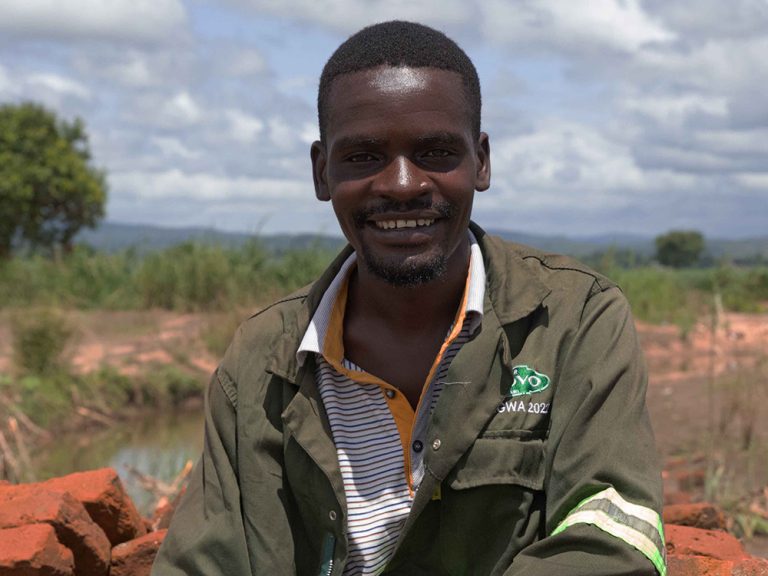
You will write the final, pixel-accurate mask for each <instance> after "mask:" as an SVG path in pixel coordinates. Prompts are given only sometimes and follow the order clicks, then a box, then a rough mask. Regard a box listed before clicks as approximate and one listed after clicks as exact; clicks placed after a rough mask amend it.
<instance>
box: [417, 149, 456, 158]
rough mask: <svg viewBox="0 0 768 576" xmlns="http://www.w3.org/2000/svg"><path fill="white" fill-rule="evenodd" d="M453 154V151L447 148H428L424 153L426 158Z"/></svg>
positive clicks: (445, 156)
mask: <svg viewBox="0 0 768 576" xmlns="http://www.w3.org/2000/svg"><path fill="white" fill-rule="evenodd" d="M452 155H453V152H451V151H450V150H446V149H445V148H433V149H432V150H427V151H426V152H424V154H422V156H423V157H424V158H448V157H449V156H452Z"/></svg>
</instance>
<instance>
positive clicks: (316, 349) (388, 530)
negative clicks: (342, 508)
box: [297, 232, 485, 575]
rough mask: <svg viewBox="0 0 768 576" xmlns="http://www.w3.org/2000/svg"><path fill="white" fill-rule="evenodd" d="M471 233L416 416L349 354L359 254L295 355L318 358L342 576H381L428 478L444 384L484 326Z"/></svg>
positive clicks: (481, 283) (478, 261) (479, 266)
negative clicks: (343, 536)
mask: <svg viewBox="0 0 768 576" xmlns="http://www.w3.org/2000/svg"><path fill="white" fill-rule="evenodd" d="M468 234H469V236H470V243H471V248H470V264H469V271H468V273H467V284H466V288H465V290H464V294H463V297H462V301H461V304H460V306H459V309H458V310H457V312H456V317H455V319H454V322H453V325H452V327H451V329H450V330H449V333H448V335H447V336H446V339H445V341H444V342H443V345H442V346H441V348H440V351H439V352H438V354H437V356H436V358H435V359H434V362H433V364H432V368H431V369H430V371H429V374H428V375H427V378H426V380H425V382H424V384H423V388H422V392H421V397H420V399H419V403H418V405H417V408H416V410H415V411H414V410H413V408H412V407H411V405H410V403H409V402H408V400H407V399H406V397H405V395H403V394H402V393H401V392H400V391H399V390H398V389H397V388H395V387H394V386H392V385H391V384H388V383H387V382H385V381H383V380H382V379H380V378H378V377H377V376H375V375H373V374H370V373H368V372H366V371H365V370H364V369H363V368H361V367H360V366H357V365H355V364H354V363H353V362H351V361H350V360H349V359H347V358H346V357H345V356H344V339H343V327H344V311H345V309H346V302H347V287H348V283H349V277H350V273H351V272H352V270H354V267H355V266H356V262H357V257H356V255H355V254H354V253H353V254H352V255H351V256H350V257H349V258H348V259H347V260H346V261H345V262H344V264H343V265H342V267H341V269H340V270H339V273H338V274H337V275H336V278H334V280H333V282H331V284H330V286H329V287H328V289H327V290H326V292H325V294H324V295H323V298H322V299H321V301H320V305H319V306H318V308H317V310H316V311H315V314H314V316H313V317H312V320H311V322H310V324H309V327H308V329H307V332H306V333H305V335H304V338H303V340H302V342H301V345H300V346H299V349H298V351H297V357H298V360H299V362H300V363H303V361H304V359H305V357H306V355H307V354H309V353H313V354H315V355H316V360H317V362H316V366H317V370H316V374H315V380H316V382H317V385H318V389H319V391H320V396H321V398H322V400H323V404H324V406H325V411H326V413H327V415H328V421H329V423H330V427H331V434H332V436H333V442H334V444H335V446H336V454H337V457H338V461H339V468H340V470H341V477H342V480H343V483H344V492H345V496H346V501H347V537H348V540H349V553H348V558H347V564H346V567H345V569H344V574H345V575H347V574H354V575H357V574H379V573H381V572H382V571H383V570H384V568H385V566H386V564H387V562H388V561H389V560H390V558H391V556H392V553H393V552H394V547H395V544H396V543H397V539H398V537H399V535H400V531H401V529H402V527H403V524H404V523H405V520H406V518H407V517H408V514H409V512H410V509H411V504H412V502H413V496H414V494H415V493H416V491H417V490H418V488H419V485H420V484H421V480H422V478H423V477H424V442H425V437H426V432H427V426H428V424H429V418H430V415H431V414H432V411H433V410H434V408H435V405H436V404H437V401H438V398H439V397H440V392H441V391H442V389H443V379H444V378H445V375H446V373H447V372H448V367H449V366H450V363H451V361H452V360H453V358H454V357H455V356H456V354H457V353H458V351H459V350H460V349H461V346H462V345H463V344H464V343H465V342H467V341H468V340H470V338H471V337H472V336H473V335H474V334H475V333H476V331H477V329H478V328H479V326H480V323H481V322H482V316H483V297H484V295H485V267H484V265H483V257H482V254H481V252H480V247H479V245H478V244H477V241H476V239H475V237H474V236H473V235H472V233H471V232H468ZM371 337H375V335H371ZM433 497H439V494H436V495H434V496H433Z"/></svg>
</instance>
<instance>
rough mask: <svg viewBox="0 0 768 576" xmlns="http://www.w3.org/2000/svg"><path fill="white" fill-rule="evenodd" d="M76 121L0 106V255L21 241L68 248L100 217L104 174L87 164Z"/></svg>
mask: <svg viewBox="0 0 768 576" xmlns="http://www.w3.org/2000/svg"><path fill="white" fill-rule="evenodd" d="M90 160H91V154H90V150H89V147H88V137H87V135H86V133H85V127H84V125H83V122H82V121H81V120H80V119H75V120H74V121H73V122H67V121H62V120H58V119H57V118H56V115H55V114H54V113H53V112H51V111H49V110H47V109H45V108H44V107H42V106H40V105H38V104H33V103H23V104H4V105H0V258H3V257H6V258H7V257H9V256H10V254H11V250H12V248H13V247H14V246H15V245H17V244H19V243H24V244H27V245H29V246H30V247H32V248H37V247H46V248H50V247H54V246H56V245H60V246H62V247H63V248H64V249H65V250H69V249H70V248H71V245H72V239H73V238H74V236H75V234H77V232H78V231H79V230H80V229H81V228H82V227H84V226H87V227H91V228H92V227H93V226H95V225H96V222H97V221H98V220H99V219H100V218H101V217H102V216H104V204H105V201H106V196H107V190H106V182H105V176H104V173H103V172H102V171H101V170H98V169H96V168H94V167H93V166H91V163H90Z"/></svg>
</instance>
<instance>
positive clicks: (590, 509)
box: [552, 488, 667, 576]
mask: <svg viewBox="0 0 768 576" xmlns="http://www.w3.org/2000/svg"><path fill="white" fill-rule="evenodd" d="M574 524H592V525H593V526H596V527H597V528H600V529H601V530H603V531H604V532H607V533H608V534H610V535H612V536H615V537H616V538H619V539H620V540H623V541H624V542H626V543H627V544H629V545H630V546H632V547H633V548H635V549H636V550H638V551H640V552H642V553H643V554H644V555H645V556H646V557H647V558H648V559H649V560H650V561H651V562H652V563H653V565H654V566H655V567H656V570H657V571H658V573H659V574H660V575H661V576H666V573H667V566H666V548H665V546H664V528H663V527H662V523H661V517H660V516H659V515H658V514H657V513H656V512H655V511H654V510H651V509H650V508H646V507H645V506H639V505H637V504H632V503H631V502H627V501H626V500H624V498H622V497H621V495H620V494H619V493H618V492H616V490H615V489H614V488H607V489H605V490H603V491H601V492H598V493H597V494H594V495H593V496H590V497H589V498H587V499H585V500H583V501H582V502H581V503H579V505H578V506H576V508H574V509H573V510H571V511H570V512H569V513H568V515H567V516H566V517H565V519H564V520H563V521H562V522H560V524H559V525H558V526H557V528H555V530H554V531H553V532H552V535H553V536H554V535H555V534H559V533H560V532H562V531H563V530H565V529H566V528H568V527H569V526H573V525H574Z"/></svg>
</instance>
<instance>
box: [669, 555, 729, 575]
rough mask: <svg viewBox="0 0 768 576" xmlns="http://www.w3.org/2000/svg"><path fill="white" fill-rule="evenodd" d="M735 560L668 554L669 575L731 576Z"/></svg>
mask: <svg viewBox="0 0 768 576" xmlns="http://www.w3.org/2000/svg"><path fill="white" fill-rule="evenodd" d="M732 569H733V562H732V561H730V560H717V559H715V558H704V557H703V556H676V555H670V556H667V576H731V570H732Z"/></svg>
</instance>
